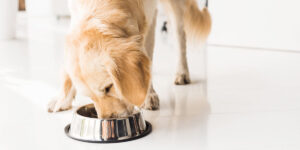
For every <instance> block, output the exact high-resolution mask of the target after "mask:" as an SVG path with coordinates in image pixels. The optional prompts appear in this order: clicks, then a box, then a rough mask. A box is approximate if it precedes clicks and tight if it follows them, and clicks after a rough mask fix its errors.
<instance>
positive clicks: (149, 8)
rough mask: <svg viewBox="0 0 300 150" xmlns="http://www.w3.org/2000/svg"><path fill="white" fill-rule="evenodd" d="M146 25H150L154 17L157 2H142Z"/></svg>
mask: <svg viewBox="0 0 300 150" xmlns="http://www.w3.org/2000/svg"><path fill="white" fill-rule="evenodd" d="M143 3H144V12H145V16H146V21H147V24H149V25H151V24H152V21H153V17H154V15H155V11H156V6H157V0H143Z"/></svg>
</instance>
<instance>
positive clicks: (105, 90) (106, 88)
mask: <svg viewBox="0 0 300 150" xmlns="http://www.w3.org/2000/svg"><path fill="white" fill-rule="evenodd" d="M112 86H113V84H110V85H109V86H107V87H105V89H104V92H105V93H109V91H110V89H111V87H112Z"/></svg>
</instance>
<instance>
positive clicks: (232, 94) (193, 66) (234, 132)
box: [0, 15, 300, 150]
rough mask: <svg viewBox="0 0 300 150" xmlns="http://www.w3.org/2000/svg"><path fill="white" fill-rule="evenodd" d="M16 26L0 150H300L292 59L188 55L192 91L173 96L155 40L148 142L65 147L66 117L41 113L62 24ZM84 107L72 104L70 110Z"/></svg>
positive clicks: (8, 48) (7, 58)
mask: <svg viewBox="0 0 300 150" xmlns="http://www.w3.org/2000/svg"><path fill="white" fill-rule="evenodd" d="M24 18H26V17H24V16H23V15H21V17H20V18H19V20H18V21H19V24H18V38H17V39H16V40H11V41H1V42H0V98H1V100H0V105H1V109H0V118H1V121H0V149H1V150H2V149H3V150H19V149H28V150H29V149H30V150H41V149H43V150H68V149H72V150H83V149H88V150H99V149H109V150H114V149H122V150H125V149H128V150H131V149H132V150H134V149H143V150H144V149H145V150H148V149H149V150H153V149H174V150H176V149H178V150H181V149H186V150H192V149H195V150H196V149H197V150H260V149H262V150H299V149H300V53H297V52H289V51H273V50H257V49H246V48H234V47H222V46H213V45H208V46H207V48H206V49H205V48H201V49H196V48H189V49H190V50H189V52H188V58H189V66H190V73H191V78H192V84H190V85H186V86H175V85H174V84H173V81H174V73H175V67H176V55H175V54H176V53H175V51H173V45H172V41H171V40H170V39H168V37H169V36H168V35H167V34H162V33H160V32H159V31H157V34H156V35H157V40H156V48H155V49H156V51H155V54H154V55H155V56H154V66H153V75H154V77H153V82H154V87H155V89H156V91H157V93H158V94H159V96H160V100H161V109H160V110H159V111H154V112H152V111H145V112H144V114H145V118H146V120H148V121H149V122H151V123H152V125H153V132H152V133H151V134H150V135H149V136H147V137H144V138H142V139H139V140H136V141H130V142H125V143H118V144H105V145H101V144H89V143H82V142H78V141H74V140H72V139H69V138H68V137H67V136H65V134H64V132H63V128H64V127H65V126H66V125H67V124H68V123H70V121H71V118H72V111H66V112H60V113H55V114H49V113H48V112H47V108H46V105H47V103H48V101H49V100H50V99H51V97H53V96H54V95H55V93H56V92H57V89H58V84H59V72H60V67H61V63H62V52H63V44H62V43H63V36H64V34H65V32H66V29H67V24H68V21H63V20H60V21H58V22H57V21H55V20H51V19H49V20H48V19H40V18H33V19H29V20H28V21H27V20H26V19H24ZM162 20H163V19H162V18H161V20H159V21H158V25H159V27H160V25H161V22H162ZM88 102H89V100H87V99H85V98H84V97H82V96H78V97H77V100H76V101H75V103H74V108H75V107H78V106H80V105H82V104H83V103H88ZM73 110H74V109H73Z"/></svg>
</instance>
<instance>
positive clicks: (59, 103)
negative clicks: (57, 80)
mask: <svg viewBox="0 0 300 150" xmlns="http://www.w3.org/2000/svg"><path fill="white" fill-rule="evenodd" d="M71 108H72V103H71V104H70V103H66V102H64V100H60V99H53V100H52V101H50V102H49V103H48V112H59V111H65V110H69V109H71Z"/></svg>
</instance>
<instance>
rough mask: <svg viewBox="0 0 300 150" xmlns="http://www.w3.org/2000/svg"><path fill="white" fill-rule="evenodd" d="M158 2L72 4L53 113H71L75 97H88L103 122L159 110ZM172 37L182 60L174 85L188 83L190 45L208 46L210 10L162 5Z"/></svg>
mask: <svg viewBox="0 0 300 150" xmlns="http://www.w3.org/2000/svg"><path fill="white" fill-rule="evenodd" d="M157 2H158V1H156V0H69V7H70V11H71V28H70V32H69V34H68V35H67V37H66V46H65V58H64V59H65V64H64V81H63V84H62V89H61V91H60V94H59V95H58V97H56V99H54V100H53V101H51V102H50V103H49V105H48V111H49V112H57V111H63V110H68V109H70V108H71V107H72V101H73V99H74V97H75V95H76V93H80V94H82V95H85V96H88V97H89V98H90V99H91V100H92V101H93V103H94V105H95V108H96V111H97V115H98V117H99V118H110V117H122V116H126V115H130V114H132V113H133V110H134V107H135V106H138V107H143V108H145V109H149V110H155V109H158V108H159V99H158V96H157V94H156V93H155V90H154V89H153V86H152V83H151V61H152V53H153V48H154V40H155V39H154V34H155V32H154V31H155V24H156V13H157ZM159 2H160V3H161V4H162V6H163V7H164V9H165V10H166V12H167V15H168V18H169V23H170V27H171V29H172V30H173V31H174V36H175V39H176V41H175V42H174V43H176V47H177V53H178V58H179V61H178V62H179V63H178V69H177V73H176V79H175V84H179V85H182V84H188V83H189V82H190V78H189V71H188V66H187V59H186V35H187V39H194V40H195V39H196V40H202V41H203V40H205V39H206V37H207V36H208V34H209V32H210V28H211V19H210V14H209V12H208V10H207V8H206V7H205V8H203V9H202V10H200V9H199V8H198V6H197V3H196V1H195V0H160V1H159Z"/></svg>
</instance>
